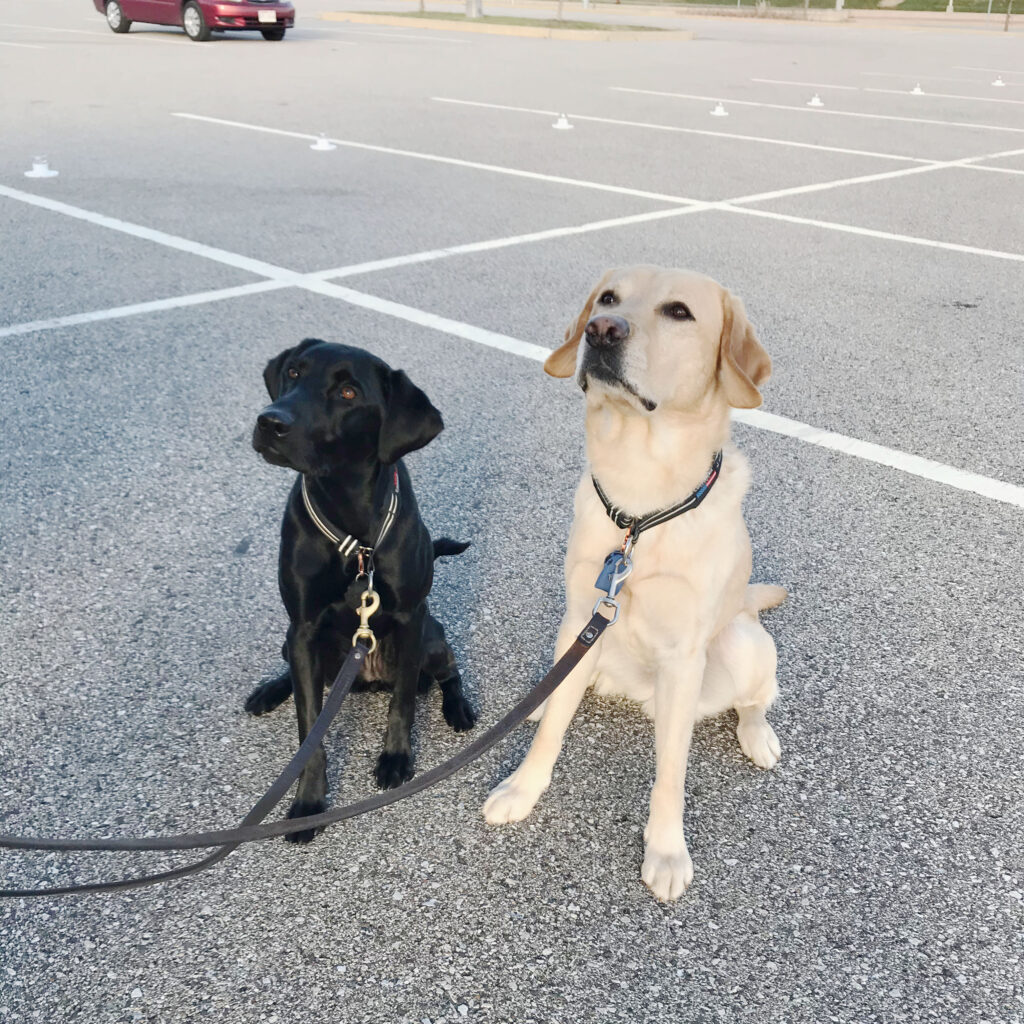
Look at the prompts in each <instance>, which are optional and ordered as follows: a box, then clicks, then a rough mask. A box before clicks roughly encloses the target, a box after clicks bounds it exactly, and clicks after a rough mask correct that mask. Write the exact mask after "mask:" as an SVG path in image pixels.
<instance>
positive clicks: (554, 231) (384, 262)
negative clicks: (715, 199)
mask: <svg viewBox="0 0 1024 1024" xmlns="http://www.w3.org/2000/svg"><path fill="white" fill-rule="evenodd" d="M713 205H714V204H713V203H695V204H694V205H693V206H676V207H673V208H672V209H670V210H654V211H653V212H651V213H634V214H630V215H629V216H627V217H613V218H610V219H609V220H595V221H591V222H590V223H588V224H578V225H573V226H571V227H564V228H548V229H546V230H544V231H531V232H530V233H529V234H525V235H511V236H509V237H507V238H492V239H489V240H487V241H484V242H468V243H466V244H465V245H452V246H448V247H447V248H445V249H427V250H425V251H423V252H414V253H409V254H408V255H405V256H390V257H386V258H384V259H379V260H370V261H369V262H367V263H354V264H352V265H351V266H347V267H335V268H334V269H333V270H318V271H317V272H316V273H315V274H311V275H310V276H311V277H314V278H319V279H321V280H329V279H332V278H339V277H354V276H355V275H357V274H372V273H374V272H375V271H380V270H391V269H393V268H394V267H407V266H409V265H410V264H415V263H429V262H432V261H433V260H440V259H447V258H449V257H451V256H464V255H467V254H469V253H474V252H490V251H493V250H494V249H504V248H507V247H508V246H511V245H524V244H526V243H528V242H546V241H548V240H549V239H552V238H565V237H567V236H569V235H585V234H589V233H590V232H591V231H603V230H605V229H606V228H618V227H626V226H628V225H630V224H646V223H648V222H650V221H655V220H664V219H665V218H667V217H682V216H685V215H686V214H688V213H699V212H700V211H701V210H706V209H709V208H710V207H711V206H713Z"/></svg>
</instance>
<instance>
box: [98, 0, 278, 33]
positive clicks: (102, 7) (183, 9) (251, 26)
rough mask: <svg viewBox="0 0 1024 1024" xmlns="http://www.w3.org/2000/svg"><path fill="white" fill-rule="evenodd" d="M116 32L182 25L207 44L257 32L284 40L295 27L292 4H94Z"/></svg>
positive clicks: (157, 0) (247, 0) (267, 0)
mask: <svg viewBox="0 0 1024 1024" xmlns="http://www.w3.org/2000/svg"><path fill="white" fill-rule="evenodd" d="M93 3H94V4H95V5H96V10H97V11H99V12H100V13H101V14H105V15H106V16H107V24H108V25H109V26H110V27H111V28H112V29H113V30H114V31H115V32H127V31H128V29H130V28H131V27H132V22H133V21H143V22H148V23H149V24H151V25H180V26H181V27H182V28H183V29H184V30H185V35H187V36H188V37H189V39H194V40H195V41H196V42H197V43H203V42H206V40H207V39H209V38H210V35H211V34H212V33H214V32H224V31H228V32H237V31H246V30H249V31H256V32H259V33H260V34H261V35H262V36H263V38H264V39H271V40H278V39H284V33H285V29H288V28H291V27H292V25H294V24H295V8H294V7H293V6H292V5H291V3H290V2H289V0H93Z"/></svg>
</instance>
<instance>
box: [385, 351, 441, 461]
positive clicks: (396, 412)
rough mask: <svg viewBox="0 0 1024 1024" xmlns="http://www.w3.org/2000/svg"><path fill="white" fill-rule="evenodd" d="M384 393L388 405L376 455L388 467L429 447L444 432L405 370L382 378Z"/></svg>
mask: <svg viewBox="0 0 1024 1024" xmlns="http://www.w3.org/2000/svg"><path fill="white" fill-rule="evenodd" d="M384 393H385V395H387V406H386V408H385V410H384V416H383V419H382V421H381V425H380V440H379V441H378V453H379V455H380V461H381V462H383V463H384V464H385V465H390V464H391V463H392V462H397V461H398V460H399V459H400V458H402V457H403V456H405V455H408V454H409V452H414V451H416V450H417V449H418V448H423V447H424V446H425V445H428V444H430V442H431V441H433V440H434V438H435V437H437V435H438V434H440V433H441V431H442V430H444V420H442V419H441V414H440V413H439V412H438V411H437V409H435V408H434V406H433V405H432V404H431V402H430V399H429V398H427V396H426V395H425V394H424V393H423V392H422V391H420V389H419V388H418V387H416V385H415V384H413V382H412V381H411V380H409V378H408V377H407V376H406V375H405V371H404V370H392V371H391V372H390V374H386V375H385V380H384Z"/></svg>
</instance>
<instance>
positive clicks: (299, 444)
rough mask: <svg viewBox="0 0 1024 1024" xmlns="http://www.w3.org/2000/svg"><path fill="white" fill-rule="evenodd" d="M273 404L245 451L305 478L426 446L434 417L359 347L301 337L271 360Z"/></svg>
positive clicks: (415, 392) (436, 422)
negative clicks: (250, 445)
mask: <svg viewBox="0 0 1024 1024" xmlns="http://www.w3.org/2000/svg"><path fill="white" fill-rule="evenodd" d="M263 380H264V382H265V383H266V385H267V391H268V392H269V393H270V397H271V400H272V404H271V405H268V406H267V407H266V408H265V409H264V410H263V412H261V413H260V414H259V416H258V417H257V418H256V428H255V430H254V431H253V435H252V446H253V448H255V449H256V451H258V452H259V453H260V455H262V456H263V458H264V459H266V460H267V462H270V463H272V464H273V465H275V466H286V467H288V468H289V469H294V470H297V471H298V472H299V473H306V474H309V475H311V476H317V475H324V474H328V473H331V472H332V471H333V470H335V469H336V468H337V467H338V466H340V465H344V464H346V463H353V462H357V463H366V462H373V461H379V462H382V463H385V464H390V463H392V462H395V461H397V460H398V459H400V458H402V456H403V455H407V454H408V453H409V452H413V451H416V449H417V448H422V447H423V446H424V445H426V444H429V443H430V442H431V441H433V439H434V438H435V437H437V435H438V434H439V433H441V431H442V429H444V423H443V421H442V420H441V414H440V413H439V412H438V411H437V409H435V408H434V407H433V405H431V404H430V400H429V399H428V398H427V396H426V395H425V394H424V393H423V392H422V391H420V389H419V388H418V387H416V386H415V385H414V384H413V383H412V381H411V380H409V378H408V377H407V376H406V375H405V373H404V372H403V371H402V370H392V369H391V367H390V366H388V365H387V363H385V362H383V361H382V360H380V359H378V358H377V357H376V356H374V355H371V354H370V353H369V352H366V351H364V350H363V349H361V348H352V347H351V346H349V345H333V344H329V343H328V342H326V341H320V340H319V339H318V338H306V339H305V341H302V342H300V343H299V344H298V345H296V346H295V348H289V349H286V350H285V351H284V352H282V353H281V354H280V355H279V356H276V357H275V358H274V359H271V360H270V362H269V363H267V367H266V369H265V370H264V371H263Z"/></svg>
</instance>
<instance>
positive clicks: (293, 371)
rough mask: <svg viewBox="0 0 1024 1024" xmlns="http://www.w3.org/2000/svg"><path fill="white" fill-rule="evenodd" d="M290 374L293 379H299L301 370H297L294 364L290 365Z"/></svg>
mask: <svg viewBox="0 0 1024 1024" xmlns="http://www.w3.org/2000/svg"><path fill="white" fill-rule="evenodd" d="M288 376H289V377H291V379H292V380H298V379H299V371H298V370H296V369H295V367H294V366H289V367H288Z"/></svg>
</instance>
